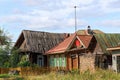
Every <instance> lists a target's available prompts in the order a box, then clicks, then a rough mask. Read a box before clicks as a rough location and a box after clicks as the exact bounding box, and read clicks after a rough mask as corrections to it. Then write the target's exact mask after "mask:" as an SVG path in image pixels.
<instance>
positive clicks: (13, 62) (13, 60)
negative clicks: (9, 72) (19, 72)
mask: <svg viewBox="0 0 120 80" xmlns="http://www.w3.org/2000/svg"><path fill="white" fill-rule="evenodd" d="M18 53H19V49H16V48H14V49H12V51H11V55H10V66H11V67H17V65H18V63H19V62H20V57H19V54H18Z"/></svg>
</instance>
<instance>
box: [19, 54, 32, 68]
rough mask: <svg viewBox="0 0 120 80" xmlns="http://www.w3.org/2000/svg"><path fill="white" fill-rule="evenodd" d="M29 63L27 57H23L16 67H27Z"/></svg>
mask: <svg viewBox="0 0 120 80" xmlns="http://www.w3.org/2000/svg"><path fill="white" fill-rule="evenodd" d="M30 65H31V64H30V61H29V60H28V56H27V55H23V56H22V58H21V60H20V62H19V63H18V66H20V67H27V66H30Z"/></svg>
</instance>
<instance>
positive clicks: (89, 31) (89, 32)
mask: <svg viewBox="0 0 120 80" xmlns="http://www.w3.org/2000/svg"><path fill="white" fill-rule="evenodd" d="M87 33H88V34H89V35H93V31H92V30H91V28H90V26H88V28H87Z"/></svg>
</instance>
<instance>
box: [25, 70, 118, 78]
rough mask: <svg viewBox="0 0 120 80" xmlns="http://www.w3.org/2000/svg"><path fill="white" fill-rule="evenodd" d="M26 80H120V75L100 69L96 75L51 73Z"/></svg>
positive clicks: (87, 72)
mask: <svg viewBox="0 0 120 80" xmlns="http://www.w3.org/2000/svg"><path fill="white" fill-rule="evenodd" d="M24 78H25V80H120V74H119V73H118V74H117V73H115V72H112V71H109V70H101V69H98V70H97V71H96V72H94V73H90V72H89V71H86V72H84V73H79V74H77V73H75V74H73V73H72V74H71V73H67V74H56V73H55V72H51V73H49V74H43V75H39V76H26V77H24Z"/></svg>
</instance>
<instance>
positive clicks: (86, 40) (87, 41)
mask: <svg viewBox="0 0 120 80" xmlns="http://www.w3.org/2000/svg"><path fill="white" fill-rule="evenodd" d="M78 37H79V39H80V40H81V41H82V43H83V44H84V46H85V47H86V48H88V47H89V44H90V41H91V40H92V37H93V36H92V35H79V36H78Z"/></svg>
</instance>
